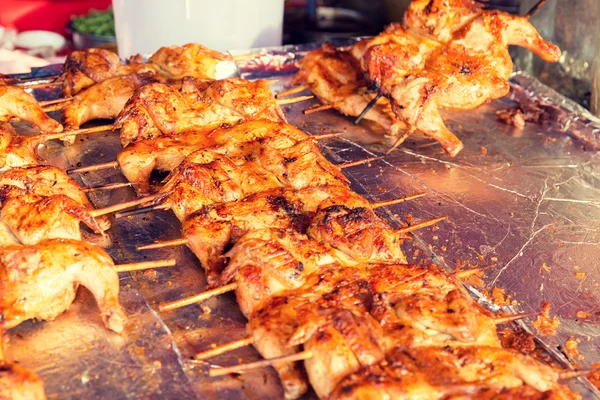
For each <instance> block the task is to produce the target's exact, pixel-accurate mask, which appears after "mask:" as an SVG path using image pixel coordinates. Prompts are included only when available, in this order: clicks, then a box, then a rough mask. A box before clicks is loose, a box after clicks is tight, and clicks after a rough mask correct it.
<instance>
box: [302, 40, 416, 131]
mask: <svg viewBox="0 0 600 400" xmlns="http://www.w3.org/2000/svg"><path fill="white" fill-rule="evenodd" d="M299 68H300V69H299V71H298V73H297V74H296V76H295V77H294V79H293V81H292V82H291V84H292V85H296V84H300V83H302V82H305V83H306V84H307V85H308V87H309V89H310V91H311V92H313V93H314V94H315V96H317V98H318V99H319V101H320V102H321V103H322V104H335V106H334V109H336V110H338V111H339V112H341V113H342V114H344V115H348V116H352V117H356V116H358V115H359V114H360V113H361V112H362V111H363V110H364V109H365V108H366V106H367V104H369V102H370V101H371V100H372V99H373V98H374V97H375V95H374V94H368V93H366V89H367V82H366V81H365V80H364V78H363V77H362V73H361V70H360V64H359V62H358V61H357V60H356V59H355V58H354V57H353V56H352V55H350V54H349V53H347V52H344V51H339V50H337V49H336V48H335V46H333V45H332V44H331V43H327V42H326V43H324V44H323V46H322V47H321V48H320V49H317V50H313V51H311V52H310V53H308V54H307V55H306V56H304V58H303V59H302V61H301V62H300V65H299ZM364 119H366V120H370V121H373V122H375V123H376V124H378V125H380V126H381V127H382V128H383V129H385V131H386V132H387V133H388V134H390V135H397V134H399V133H400V131H401V130H402V129H404V127H405V125H404V124H403V123H402V122H400V121H398V119H397V118H396V116H395V115H394V113H393V112H392V108H391V106H390V102H389V100H387V99H386V98H381V99H379V100H378V101H377V104H376V105H375V106H374V107H373V108H371V110H369V112H367V113H366V114H365V116H364Z"/></svg>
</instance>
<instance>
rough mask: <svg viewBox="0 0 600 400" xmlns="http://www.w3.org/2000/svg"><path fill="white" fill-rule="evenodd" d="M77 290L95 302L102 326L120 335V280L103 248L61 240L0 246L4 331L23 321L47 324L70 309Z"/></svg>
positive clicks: (122, 316)
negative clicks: (84, 288)
mask: <svg viewBox="0 0 600 400" xmlns="http://www.w3.org/2000/svg"><path fill="white" fill-rule="evenodd" d="M79 285H82V286H84V287H86V288H87V289H88V290H89V291H90V292H91V293H92V294H93V295H94V297H95V299H96V302H97V303H98V307H99V308H100V313H101V316H102V321H103V322H104V325H105V326H106V327H107V328H108V329H111V330H113V331H115V332H118V333H119V332H122V331H123V329H124V325H125V321H126V317H125V314H124V313H123V310H122V309H121V306H120V305H119V277H118V276H117V272H116V270H115V269H114V264H113V261H112V259H111V258H110V257H109V256H108V255H107V254H106V252H104V251H103V250H102V249H99V248H97V247H94V246H92V245H89V244H86V243H83V242H79V241H74V240H66V239H54V240H45V241H42V242H40V243H38V244H36V245H34V246H21V245H11V246H2V247H0V292H1V293H2V296H1V297H0V313H1V314H2V315H3V316H4V324H3V326H4V328H7V329H10V328H12V327H15V326H17V325H19V324H20V323H22V322H24V321H26V320H28V319H39V320H45V321H51V320H53V319H55V318H56V317H58V316H59V315H60V314H62V313H63V312H65V311H66V310H68V309H69V307H70V305H71V303H72V302H73V300H74V299H75V294H76V293H77V288H78V287H79Z"/></svg>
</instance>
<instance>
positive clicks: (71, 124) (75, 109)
mask: <svg viewBox="0 0 600 400" xmlns="http://www.w3.org/2000/svg"><path fill="white" fill-rule="evenodd" d="M155 80H156V78H155V76H154V75H152V74H148V73H145V74H128V75H120V76H115V77H112V78H108V79H105V80H103V81H101V82H98V83H96V84H94V85H92V86H90V87H88V88H87V89H85V90H83V91H81V92H79V93H78V94H77V95H75V96H74V97H73V99H72V100H71V101H70V102H69V103H67V105H66V106H65V107H64V108H63V109H62V123H63V124H64V126H65V128H67V129H68V130H73V129H79V127H80V126H81V125H83V124H84V123H86V122H88V121H91V120H94V119H113V118H116V117H117V116H118V115H119V113H120V112H121V111H122V110H123V107H125V103H127V100H129V98H130V97H131V96H133V93H134V92H135V90H137V89H139V88H140V87H141V86H142V85H145V84H147V83H149V82H152V81H155Z"/></svg>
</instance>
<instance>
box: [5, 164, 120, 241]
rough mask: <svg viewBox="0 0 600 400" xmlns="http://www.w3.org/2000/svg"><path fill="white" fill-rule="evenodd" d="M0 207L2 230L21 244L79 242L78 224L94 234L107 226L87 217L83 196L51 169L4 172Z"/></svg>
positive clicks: (71, 182)
mask: <svg viewBox="0 0 600 400" xmlns="http://www.w3.org/2000/svg"><path fill="white" fill-rule="evenodd" d="M0 207H2V210H1V212H0V220H1V222H2V223H3V224H4V228H8V229H9V230H10V231H11V233H12V234H13V235H14V236H15V237H16V238H17V239H18V240H19V241H20V242H21V243H23V244H35V243H38V242H40V241H42V240H44V239H51V238H65V239H74V240H81V231H80V227H79V225H80V223H81V222H83V223H85V224H86V225H87V226H88V227H89V228H90V229H92V230H93V231H94V232H96V233H102V232H103V231H105V230H106V229H108V228H109V227H110V221H109V220H108V218H107V217H99V218H98V219H97V220H96V219H94V218H93V217H92V216H91V215H90V214H89V212H90V211H91V210H93V207H92V205H91V203H90V202H89V200H88V199H87V197H86V196H85V194H84V193H83V192H82V191H81V189H80V188H79V186H77V184H76V182H75V181H74V180H73V179H71V178H70V177H68V176H67V175H66V174H65V172H63V171H62V170H60V169H58V168H55V167H49V166H34V167H27V168H13V169H9V170H7V171H6V172H5V173H4V175H2V176H1V177H0ZM4 236H6V235H4ZM7 240H8V239H7Z"/></svg>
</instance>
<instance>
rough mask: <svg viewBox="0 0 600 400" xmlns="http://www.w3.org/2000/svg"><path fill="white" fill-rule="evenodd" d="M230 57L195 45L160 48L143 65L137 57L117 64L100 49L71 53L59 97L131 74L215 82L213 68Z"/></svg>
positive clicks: (215, 71)
mask: <svg viewBox="0 0 600 400" xmlns="http://www.w3.org/2000/svg"><path fill="white" fill-rule="evenodd" d="M229 60H231V57H229V56H227V55H224V54H221V53H219V52H216V51H214V50H210V49H208V48H206V47H204V46H202V45H200V44H197V43H189V44H186V45H183V46H170V47H162V48H160V49H159V50H158V51H157V52H156V53H155V54H154V55H153V56H152V57H150V60H148V62H147V63H145V62H143V61H142V59H141V57H139V56H136V57H132V58H130V59H129V61H128V63H126V64H121V61H120V60H119V57H118V56H117V55H116V54H115V53H113V52H111V51H108V50H104V49H87V50H79V51H74V52H73V53H71V54H70V55H69V57H67V59H66V61H65V65H64V67H63V72H62V77H63V94H64V95H65V96H74V95H75V94H77V93H79V92H80V91H82V90H83V89H85V88H87V87H89V86H92V85H94V84H95V83H98V82H102V81H104V80H106V79H109V78H114V77H116V76H121V75H129V74H132V73H139V74H143V73H147V72H149V73H152V74H154V75H156V76H157V77H161V78H167V79H182V78H183V77H185V76H192V77H195V78H208V79H216V76H217V64H218V63H219V62H221V61H229Z"/></svg>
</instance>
